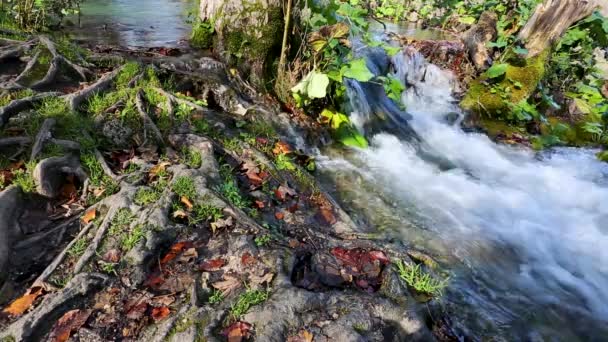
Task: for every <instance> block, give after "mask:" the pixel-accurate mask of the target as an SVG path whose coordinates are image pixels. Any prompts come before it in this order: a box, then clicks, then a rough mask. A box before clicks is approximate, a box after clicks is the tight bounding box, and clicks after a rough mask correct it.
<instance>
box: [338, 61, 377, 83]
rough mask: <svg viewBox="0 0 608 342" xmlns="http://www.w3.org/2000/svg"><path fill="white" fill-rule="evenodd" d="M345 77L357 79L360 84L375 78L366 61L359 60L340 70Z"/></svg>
mask: <svg viewBox="0 0 608 342" xmlns="http://www.w3.org/2000/svg"><path fill="white" fill-rule="evenodd" d="M340 73H341V74H342V76H343V77H348V78H352V79H355V80H357V81H359V82H367V81H369V80H371V79H372V78H373V77H374V74H372V72H371V71H369V69H368V68H367V65H366V64H365V59H363V58H359V59H355V60H353V61H351V62H350V63H349V64H348V65H345V66H343V67H342V69H341V70H340Z"/></svg>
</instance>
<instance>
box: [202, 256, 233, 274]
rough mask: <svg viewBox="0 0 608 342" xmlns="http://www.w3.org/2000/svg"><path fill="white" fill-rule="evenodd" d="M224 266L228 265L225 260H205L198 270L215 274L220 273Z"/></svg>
mask: <svg viewBox="0 0 608 342" xmlns="http://www.w3.org/2000/svg"><path fill="white" fill-rule="evenodd" d="M224 265H226V261H224V260H223V259H212V260H205V261H203V262H202V263H201V264H200V266H199V267H198V269H199V270H201V271H205V272H214V271H219V270H220V269H221V268H222V267H223V266H224Z"/></svg>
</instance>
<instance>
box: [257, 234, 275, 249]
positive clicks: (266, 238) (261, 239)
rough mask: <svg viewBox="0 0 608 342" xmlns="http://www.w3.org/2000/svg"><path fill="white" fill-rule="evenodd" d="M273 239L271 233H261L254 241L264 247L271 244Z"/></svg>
mask: <svg viewBox="0 0 608 342" xmlns="http://www.w3.org/2000/svg"><path fill="white" fill-rule="evenodd" d="M271 240H272V238H271V237H270V235H260V236H257V237H256V238H255V239H254V240H253V241H254V242H255V245H256V246H258V247H262V246H266V245H267V244H269V243H270V241H271Z"/></svg>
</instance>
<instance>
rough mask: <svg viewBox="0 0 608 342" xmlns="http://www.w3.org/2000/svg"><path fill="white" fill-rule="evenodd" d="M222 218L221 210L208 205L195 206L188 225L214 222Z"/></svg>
mask: <svg viewBox="0 0 608 342" xmlns="http://www.w3.org/2000/svg"><path fill="white" fill-rule="evenodd" d="M223 216H224V214H223V213H222V209H220V208H218V207H215V206H212V205H209V204H195V205H194V206H193V207H192V212H191V215H190V217H189V222H190V224H197V223H200V222H203V221H210V222H215V221H217V220H219V219H221V218H222V217H223Z"/></svg>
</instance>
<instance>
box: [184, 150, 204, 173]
mask: <svg viewBox="0 0 608 342" xmlns="http://www.w3.org/2000/svg"><path fill="white" fill-rule="evenodd" d="M182 161H183V163H184V164H186V165H188V167H190V168H192V169H198V168H199V167H201V165H203V157H202V156H201V154H200V152H198V151H195V150H193V149H190V148H187V147H184V148H182Z"/></svg>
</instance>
